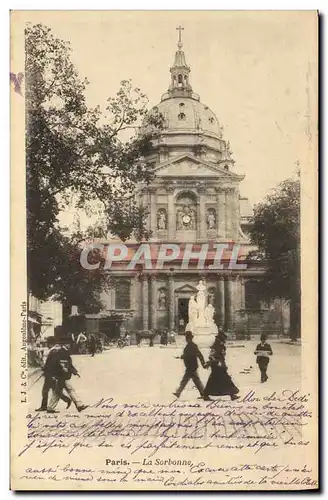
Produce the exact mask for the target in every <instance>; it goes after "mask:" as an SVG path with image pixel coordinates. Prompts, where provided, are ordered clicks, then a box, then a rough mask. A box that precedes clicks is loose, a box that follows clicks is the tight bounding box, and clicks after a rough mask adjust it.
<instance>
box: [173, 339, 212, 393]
mask: <svg viewBox="0 0 328 500" xmlns="http://www.w3.org/2000/svg"><path fill="white" fill-rule="evenodd" d="M185 337H186V342H187V345H186V347H185V348H184V351H183V354H182V356H177V358H176V359H183V361H184V364H185V367H186V371H185V373H184V375H183V377H182V380H181V382H180V385H179V387H178V389H177V390H176V391H175V392H174V393H173V395H174V396H176V397H177V398H179V397H180V395H181V393H182V391H183V389H184V388H185V387H186V385H187V384H188V382H189V380H190V379H191V380H192V381H193V382H194V384H195V386H196V387H197V389H198V391H199V393H200V395H201V396H202V397H204V386H203V384H202V382H201V380H200V378H199V375H198V372H197V369H198V361H197V358H199V360H200V362H201V364H202V366H203V368H205V360H204V357H203V355H202V353H201V352H200V350H199V349H198V346H197V345H196V344H195V343H194V342H193V341H192V339H193V338H194V337H193V334H192V332H189V331H188V332H186V334H185Z"/></svg>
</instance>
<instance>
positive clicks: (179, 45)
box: [176, 24, 184, 50]
mask: <svg viewBox="0 0 328 500" xmlns="http://www.w3.org/2000/svg"><path fill="white" fill-rule="evenodd" d="M176 30H177V31H179V40H178V48H179V50H181V49H182V39H181V31H183V30H184V27H183V26H181V24H180V26H178V27H177V28H176Z"/></svg>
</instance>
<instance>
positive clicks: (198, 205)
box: [88, 27, 283, 334]
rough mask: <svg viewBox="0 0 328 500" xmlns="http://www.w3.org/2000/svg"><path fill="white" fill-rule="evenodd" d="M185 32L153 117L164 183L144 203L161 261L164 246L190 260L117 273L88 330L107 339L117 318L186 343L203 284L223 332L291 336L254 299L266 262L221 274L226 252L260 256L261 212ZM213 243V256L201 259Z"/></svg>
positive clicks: (154, 160)
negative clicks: (255, 231) (256, 222)
mask: <svg viewBox="0 0 328 500" xmlns="http://www.w3.org/2000/svg"><path fill="white" fill-rule="evenodd" d="M178 29H179V41H178V47H177V51H176V53H175V57H174V63H173V65H172V67H171V68H170V85H169V88H168V90H167V92H165V93H164V94H163V95H162V97H161V101H160V102H159V104H157V106H155V107H154V108H153V109H152V110H151V113H154V114H156V113H160V114H161V115H162V117H163V120H164V126H163V130H162V131H161V134H160V137H159V138H157V139H155V140H154V145H155V148H154V152H153V153H152V155H151V156H150V157H148V158H147V162H148V163H149V167H150V168H152V169H153V170H154V172H155V178H154V180H153V181H152V183H151V184H150V185H142V184H141V185H139V186H138V188H137V193H138V194H137V196H138V197H139V200H140V203H141V204H142V205H144V206H146V207H148V212H149V215H148V222H147V224H148V227H149V229H150V230H151V232H152V233H151V238H150V241H149V243H150V244H151V247H152V255H153V254H154V249H156V248H157V247H158V248H159V247H160V245H163V244H170V245H178V246H179V248H180V249H181V253H180V254H179V256H176V258H175V259H172V260H170V261H169V262H165V263H163V266H162V267H161V268H160V269H158V268H156V266H155V265H154V266H153V267H152V266H147V265H140V266H139V267H138V272H136V270H133V271H131V272H130V273H129V272H128V271H127V270H126V269H124V271H123V270H120V269H119V268H115V270H114V269H113V270H112V271H111V272H112V274H113V275H114V276H115V278H116V286H115V287H113V289H112V290H111V291H110V292H109V293H106V294H104V296H103V302H104V311H103V312H102V313H101V314H100V315H89V316H88V317H89V321H88V330H89V331H90V330H93V329H98V331H104V332H105V333H106V331H107V330H108V328H109V329H110V328H112V327H110V326H109V325H110V321H111V320H110V318H111V317H114V316H115V315H116V316H115V317H118V314H119V313H121V315H122V317H124V319H125V321H124V328H126V329H127V330H137V329H140V330H149V329H151V328H152V329H162V328H169V329H170V330H174V331H175V332H176V333H179V334H183V333H184V331H185V328H186V325H187V323H188V303H189V299H190V297H191V296H193V295H196V294H197V288H196V287H197V284H198V283H199V281H200V280H201V279H202V280H203V283H204V284H205V286H206V290H207V301H208V303H211V304H212V305H213V307H214V310H215V315H214V320H215V322H216V324H217V325H218V326H222V327H223V328H225V330H226V331H230V332H233V331H236V330H238V329H239V330H240V331H244V332H245V333H247V332H248V333H253V332H260V331H263V329H265V330H266V331H268V328H269V323H270V328H269V330H270V329H271V330H276V329H277V328H278V330H279V329H281V328H283V327H282V325H281V324H278V323H277V320H276V318H277V317H279V314H274V318H275V319H274V320H272V310H271V309H270V308H265V306H264V305H263V304H261V303H260V302H259V301H258V299H257V298H256V294H254V293H253V291H254V287H255V286H256V277H257V276H258V275H259V274H261V273H263V271H264V267H263V262H261V261H259V260H252V261H249V262H247V267H246V269H240V267H241V266H239V267H238V266H231V265H230V264H229V262H230V261H229V255H228V254H226V255H228V257H227V261H226V262H224V263H223V264H222V265H221V266H213V265H212V266H211V264H212V263H213V258H214V257H213V255H214V253H215V250H214V249H215V248H216V247H217V245H220V244H226V246H227V247H228V248H230V249H232V248H233V244H234V245H236V244H237V245H239V250H238V262H241V261H242V260H243V259H245V258H246V256H247V255H248V254H249V252H250V251H251V250H252V249H254V247H253V248H252V247H251V246H250V243H249V241H248V238H247V229H248V227H249V224H250V220H251V217H252V208H251V206H250V204H249V202H248V199H247V198H244V197H241V195H240V183H241V181H242V180H243V179H244V175H240V174H237V173H236V171H235V161H234V159H233V155H232V152H231V149H230V144H229V142H228V141H227V140H226V138H224V137H223V128H222V126H221V124H220V122H219V120H218V118H217V116H216V115H215V113H214V112H213V111H212V110H211V109H210V107H209V106H207V105H205V104H203V103H202V102H201V100H200V96H199V95H198V94H196V93H195V92H194V91H193V88H192V85H191V80H190V67H189V66H188V64H187V61H186V56H185V53H184V51H183V44H182V40H181V30H182V28H181V27H179V28H178ZM205 244H208V245H209V251H208V252H207V253H206V254H204V253H203V254H201V252H202V250H204V245H205ZM188 245H189V248H190V245H192V252H194V254H193V255H192V258H191V259H190V260H189V262H188V264H187V265H184V261H183V258H184V256H183V249H185V248H186V246H188ZM202 245H203V246H202ZM211 249H212V250H211ZM197 251H198V252H200V253H199V255H198V257H197V255H196V257H195V254H197ZM211 251H212V256H211ZM227 252H229V250H227ZM155 253H156V251H155ZM230 253H231V252H230ZM270 314H271V316H270ZM280 317H281V314H280ZM270 318H271V319H270ZM95 322H96V323H95ZM108 322H109V323H108ZM96 325H97V326H96Z"/></svg>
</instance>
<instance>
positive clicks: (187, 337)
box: [185, 330, 194, 339]
mask: <svg viewBox="0 0 328 500" xmlns="http://www.w3.org/2000/svg"><path fill="white" fill-rule="evenodd" d="M185 337H186V339H193V338H194V336H193V334H192V332H191V331H190V330H188V331H187V332H186V333H185Z"/></svg>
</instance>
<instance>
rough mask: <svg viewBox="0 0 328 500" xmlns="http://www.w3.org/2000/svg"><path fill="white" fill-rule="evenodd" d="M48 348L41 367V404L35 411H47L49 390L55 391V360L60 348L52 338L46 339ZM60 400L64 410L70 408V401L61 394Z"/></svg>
mask: <svg viewBox="0 0 328 500" xmlns="http://www.w3.org/2000/svg"><path fill="white" fill-rule="evenodd" d="M48 346H49V348H50V350H49V353H48V356H47V359H46V362H45V364H44V366H43V368H42V369H43V375H44V383H43V387H42V402H41V406H40V408H37V409H36V410H35V411H47V406H48V394H49V391H50V389H52V390H55V389H56V376H57V368H56V364H57V358H58V352H59V350H60V349H61V346H60V345H59V344H58V343H57V341H56V339H55V338H54V337H50V338H49V339H48ZM60 398H61V399H62V400H63V401H65V403H66V404H67V407H66V408H69V407H70V406H71V403H72V400H71V398H69V397H68V396H65V394H63V393H61V394H60Z"/></svg>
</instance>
